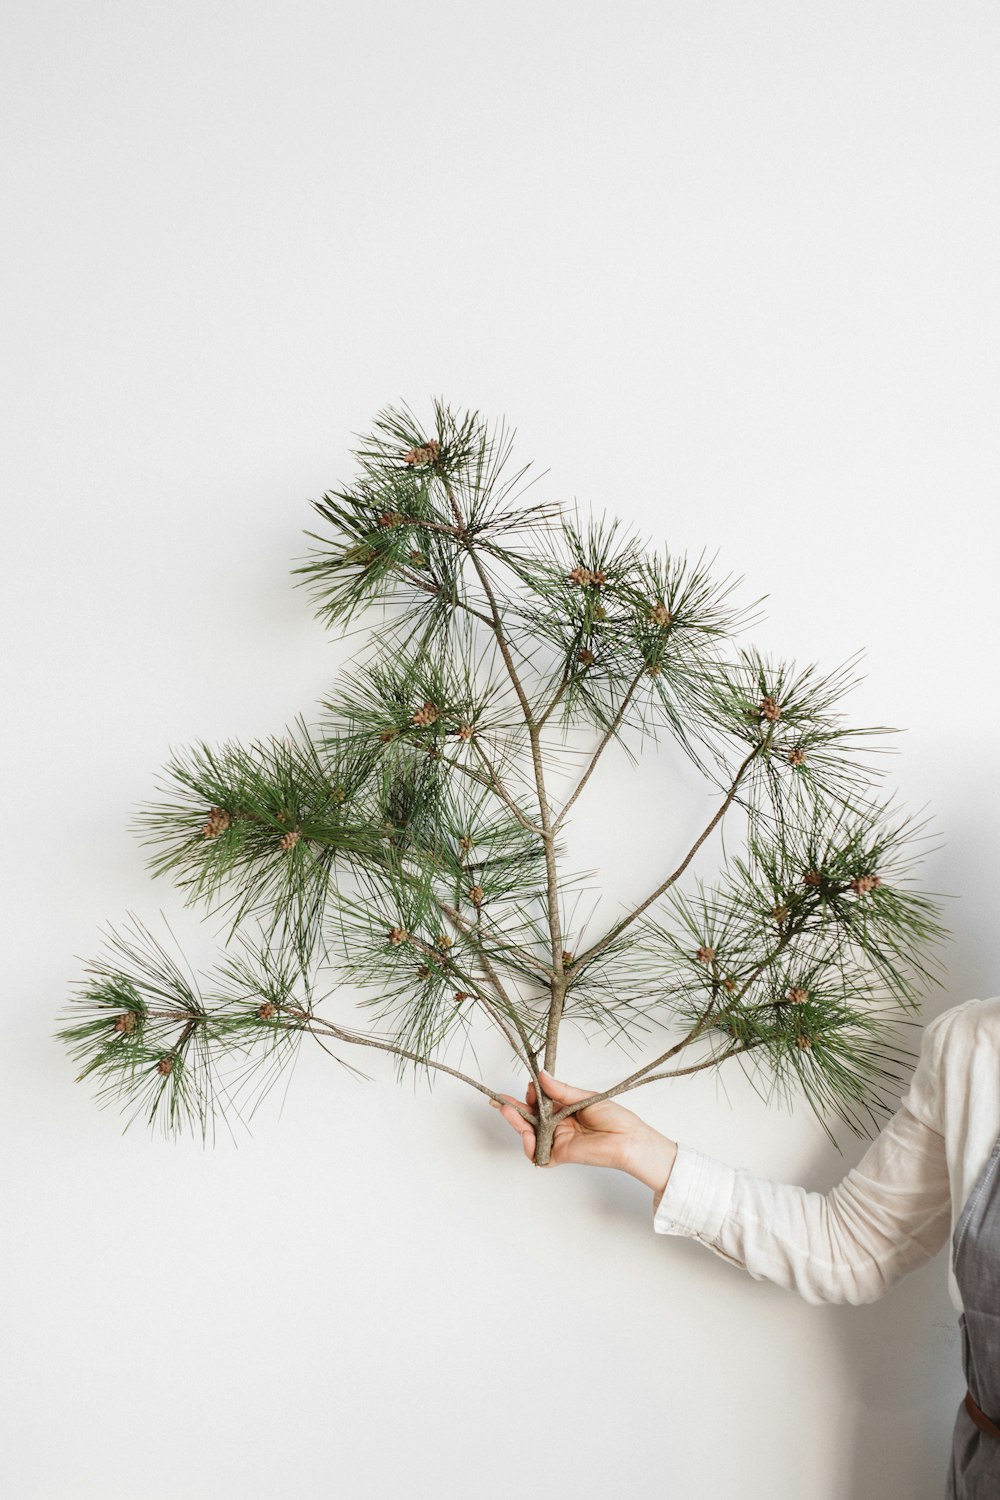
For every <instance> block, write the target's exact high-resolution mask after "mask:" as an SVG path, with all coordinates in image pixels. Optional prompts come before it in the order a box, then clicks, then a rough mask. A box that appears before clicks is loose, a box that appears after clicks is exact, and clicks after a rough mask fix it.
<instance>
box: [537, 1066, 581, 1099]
mask: <svg viewBox="0 0 1000 1500" xmlns="http://www.w3.org/2000/svg"><path fill="white" fill-rule="evenodd" d="M538 1076H539V1078H540V1079H541V1080H542V1084H543V1086H544V1088H545V1092H546V1093H547V1094H548V1096H549V1098H550V1099H558V1101H559V1103H560V1104H575V1103H576V1102H577V1100H578V1099H589V1098H590V1096H591V1094H592V1093H593V1092H594V1090H593V1089H575V1088H574V1087H573V1086H572V1084H569V1083H560V1082H559V1080H558V1079H557V1078H553V1077H552V1074H551V1073H546V1071H545V1069H544V1068H539V1070H538Z"/></svg>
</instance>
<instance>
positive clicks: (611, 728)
mask: <svg viewBox="0 0 1000 1500" xmlns="http://www.w3.org/2000/svg"><path fill="white" fill-rule="evenodd" d="M645 670H646V668H645V666H642V667H640V668H639V670H638V672H637V673H636V675H635V676H634V677H633V679H632V682H631V684H630V685H629V689H628V692H627V693H626V694H625V696H624V698H623V699H622V701H621V705H620V707H619V709H618V712H617V713H616V714H615V717H614V719H613V720H612V721H611V723H610V724H609V725H608V728H607V730H606V731H605V733H604V736H603V738H602V739H601V742H600V744H599V745H598V747H597V749H596V750H595V751H594V753H593V755H592V757H591V760H590V764H589V765H588V767H587V769H586V771H584V773H583V776H582V777H581V778H580V780H579V782H578V783H577V786H576V790H575V791H574V792H573V795H572V796H571V797H570V799H569V801H568V802H567V803H566V804H565V805H564V807H563V809H562V811H561V812H560V813H559V814H558V816H557V817H556V820H555V822H554V823H553V825H552V829H553V832H557V831H558V829H559V825H560V824H561V823H562V821H563V819H564V818H565V816H566V814H567V813H568V812H569V810H570V808H571V807H572V806H573V803H574V802H575V801H576V799H577V797H579V795H580V793H581V792H582V791H583V789H584V787H585V786H586V785H587V782H588V781H589V780H590V778H591V776H592V775H593V774H594V768H595V767H596V765H597V762H598V761H599V760H600V758H601V755H602V754H603V752H604V750H605V748H606V747H607V745H608V743H609V741H610V740H611V738H612V736H613V735H614V734H615V731H616V730H617V729H618V728H619V726H620V724H621V722H622V719H623V718H624V717H625V710H626V709H627V708H628V706H629V703H630V702H631V701H632V695H633V693H634V692H635V690H636V688H637V687H638V686H639V683H640V681H641V679H642V676H643V673H644V672H645ZM555 701H556V700H555V699H554V700H553V705H554V703H555ZM549 712H551V710H549Z"/></svg>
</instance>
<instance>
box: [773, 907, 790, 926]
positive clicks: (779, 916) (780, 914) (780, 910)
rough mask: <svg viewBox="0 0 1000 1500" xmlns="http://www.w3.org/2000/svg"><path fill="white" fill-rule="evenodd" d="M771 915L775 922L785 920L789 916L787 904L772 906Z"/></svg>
mask: <svg viewBox="0 0 1000 1500" xmlns="http://www.w3.org/2000/svg"><path fill="white" fill-rule="evenodd" d="M771 915H772V917H773V918H774V920H775V921H776V922H787V921H788V918H789V917H790V916H791V911H790V910H789V909H788V907H787V906H772V907H771Z"/></svg>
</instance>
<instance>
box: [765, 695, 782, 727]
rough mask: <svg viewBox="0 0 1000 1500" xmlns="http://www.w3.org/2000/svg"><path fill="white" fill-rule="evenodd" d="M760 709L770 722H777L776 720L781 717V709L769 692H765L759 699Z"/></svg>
mask: <svg viewBox="0 0 1000 1500" xmlns="http://www.w3.org/2000/svg"><path fill="white" fill-rule="evenodd" d="M760 711H761V713H762V714H763V715H764V718H765V719H769V720H770V721H771V723H772V724H775V723H777V721H778V720H779V719H780V718H781V709H780V708H779V707H778V705H777V703H775V701H774V699H773V698H772V697H771V695H770V693H766V694H765V695H764V697H763V698H762V699H761V701H760Z"/></svg>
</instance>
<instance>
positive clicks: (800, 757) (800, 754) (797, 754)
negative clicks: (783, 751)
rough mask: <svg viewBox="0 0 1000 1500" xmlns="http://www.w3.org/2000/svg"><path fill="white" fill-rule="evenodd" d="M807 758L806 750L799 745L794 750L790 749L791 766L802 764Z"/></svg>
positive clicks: (789, 761) (789, 762)
mask: <svg viewBox="0 0 1000 1500" xmlns="http://www.w3.org/2000/svg"><path fill="white" fill-rule="evenodd" d="M805 758H806V752H805V751H804V750H803V749H801V748H799V747H796V748H795V749H794V750H790V751H789V752H788V764H789V765H790V766H801V765H802V764H803V762H804V761H805Z"/></svg>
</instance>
